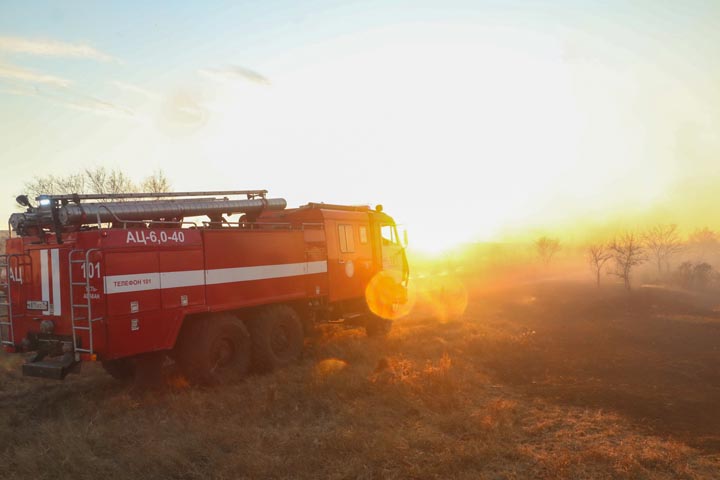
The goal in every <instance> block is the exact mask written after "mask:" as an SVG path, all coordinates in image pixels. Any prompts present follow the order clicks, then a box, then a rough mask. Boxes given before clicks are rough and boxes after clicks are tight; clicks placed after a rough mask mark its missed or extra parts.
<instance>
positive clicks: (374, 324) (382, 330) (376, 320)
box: [365, 313, 393, 337]
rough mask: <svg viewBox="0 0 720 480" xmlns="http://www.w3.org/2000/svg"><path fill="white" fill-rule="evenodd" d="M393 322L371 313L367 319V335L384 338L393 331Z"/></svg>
mask: <svg viewBox="0 0 720 480" xmlns="http://www.w3.org/2000/svg"><path fill="white" fill-rule="evenodd" d="M392 323H393V322H392V320H388V319H386V318H382V317H381V316H379V315H375V314H374V313H371V314H370V315H368V317H367V318H366V319H365V333H366V334H367V336H368V337H384V336H386V335H387V334H388V333H390V330H391V329H392Z"/></svg>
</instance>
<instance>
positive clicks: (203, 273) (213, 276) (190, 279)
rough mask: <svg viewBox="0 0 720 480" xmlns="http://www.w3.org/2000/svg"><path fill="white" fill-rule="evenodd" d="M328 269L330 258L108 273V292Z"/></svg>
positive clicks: (264, 278) (235, 280) (266, 278)
mask: <svg viewBox="0 0 720 480" xmlns="http://www.w3.org/2000/svg"><path fill="white" fill-rule="evenodd" d="M324 272H327V262H326V261H325V260H322V261H318V262H301V263H285V264H281V265H259V266H256V267H237V268H217V269H213V270H186V271H181V272H163V273H158V272H154V273H135V274H129V275H108V276H106V277H105V293H106V294H108V295H111V294H114V293H125V292H141V291H145V290H159V289H164V288H178V287H196V286H200V285H219V284H223V283H234V282H248V281H252V280H268V279H271V278H285V277H297V276H299V275H311V274H314V273H324Z"/></svg>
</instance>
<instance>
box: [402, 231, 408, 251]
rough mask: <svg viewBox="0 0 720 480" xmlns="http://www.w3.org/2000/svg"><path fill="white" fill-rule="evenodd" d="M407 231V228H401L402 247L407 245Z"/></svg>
mask: <svg viewBox="0 0 720 480" xmlns="http://www.w3.org/2000/svg"><path fill="white" fill-rule="evenodd" d="M407 232H408V231H407V230H403V246H404V247H407V246H408V233H407Z"/></svg>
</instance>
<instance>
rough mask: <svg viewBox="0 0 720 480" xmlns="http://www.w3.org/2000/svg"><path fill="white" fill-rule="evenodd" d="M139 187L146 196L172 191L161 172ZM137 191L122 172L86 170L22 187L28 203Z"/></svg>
mask: <svg viewBox="0 0 720 480" xmlns="http://www.w3.org/2000/svg"><path fill="white" fill-rule="evenodd" d="M140 187H141V188H142V190H143V191H145V192H151V193H162V192H169V191H170V189H171V185H170V181H169V180H168V179H167V177H166V176H165V174H164V173H163V171H162V170H158V171H156V172H154V173H153V174H152V175H150V176H148V177H147V178H145V179H144V180H143V181H142V182H141V184H140ZM138 190H139V188H138V186H137V184H136V183H135V182H134V181H133V180H132V179H131V178H130V177H129V176H128V175H127V174H126V173H125V172H123V171H121V170H118V169H113V170H108V169H106V168H105V167H97V168H92V169H90V168H86V169H84V170H83V171H82V172H80V173H73V174H69V175H66V176H64V177H58V176H55V175H48V176H45V177H35V178H33V180H32V181H30V182H27V183H25V192H24V193H26V194H27V195H28V196H29V197H30V198H31V199H34V198H36V197H37V196H38V195H42V194H50V195H52V194H59V193H129V192H137V191H138Z"/></svg>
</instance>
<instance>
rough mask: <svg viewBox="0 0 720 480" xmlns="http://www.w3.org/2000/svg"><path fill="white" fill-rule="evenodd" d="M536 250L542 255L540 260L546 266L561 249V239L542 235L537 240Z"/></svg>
mask: <svg viewBox="0 0 720 480" xmlns="http://www.w3.org/2000/svg"><path fill="white" fill-rule="evenodd" d="M535 250H536V251H537V254H538V256H539V257H540V261H541V262H542V263H543V264H544V265H545V266H548V265H549V264H550V261H551V260H552V258H553V256H554V255H555V254H556V253H557V252H558V250H560V240H558V239H557V238H550V237H545V236H543V237H540V238H538V239H537V240H535Z"/></svg>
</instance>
